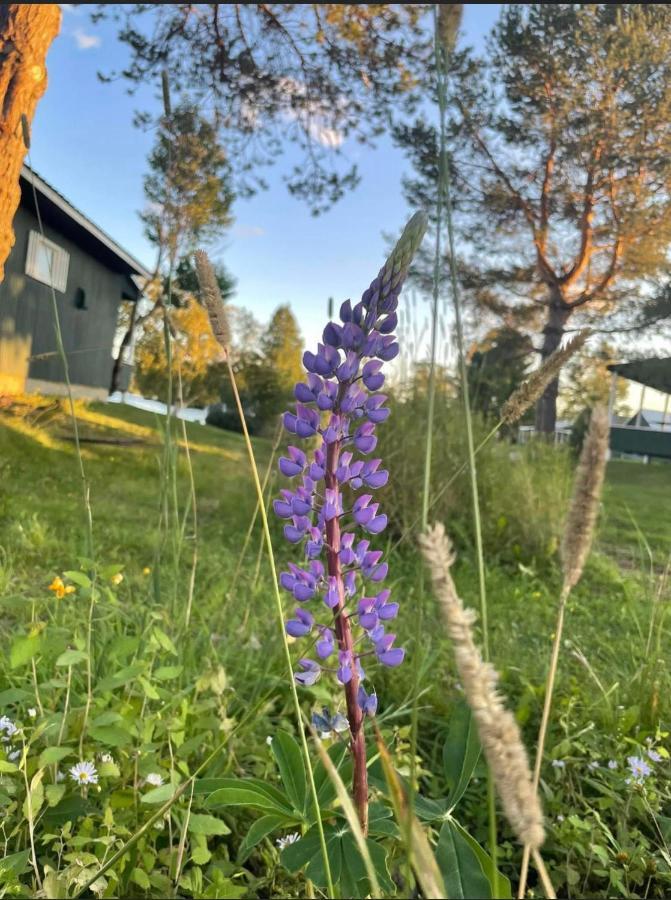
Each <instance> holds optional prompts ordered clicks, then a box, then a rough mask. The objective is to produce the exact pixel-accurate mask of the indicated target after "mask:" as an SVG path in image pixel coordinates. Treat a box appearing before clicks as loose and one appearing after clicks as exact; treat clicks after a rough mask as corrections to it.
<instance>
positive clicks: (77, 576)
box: [63, 570, 91, 588]
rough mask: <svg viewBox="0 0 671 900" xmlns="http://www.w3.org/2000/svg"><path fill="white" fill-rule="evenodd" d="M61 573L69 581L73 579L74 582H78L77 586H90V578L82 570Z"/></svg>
mask: <svg viewBox="0 0 671 900" xmlns="http://www.w3.org/2000/svg"><path fill="white" fill-rule="evenodd" d="M63 574H64V575H65V577H66V578H68V579H69V580H70V581H74V583H75V584H78V585H79V587H83V588H90V587H91V579H90V578H89V577H88V575H85V574H84V573H83V572H79V571H76V570H75V571H70V572H63Z"/></svg>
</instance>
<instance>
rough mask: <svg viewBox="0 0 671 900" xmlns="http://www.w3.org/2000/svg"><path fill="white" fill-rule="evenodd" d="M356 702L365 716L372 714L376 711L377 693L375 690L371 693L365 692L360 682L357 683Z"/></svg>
mask: <svg viewBox="0 0 671 900" xmlns="http://www.w3.org/2000/svg"><path fill="white" fill-rule="evenodd" d="M357 703H358V704H359V708H360V709H361V711H362V712H363V714H364V715H365V716H374V715H375V713H376V712H377V694H376V693H375V691H373V693H372V694H368V693H366V689H365V687H364V686H363V685H362V684H360V685H359V692H358V694H357Z"/></svg>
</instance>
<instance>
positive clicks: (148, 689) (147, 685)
mask: <svg viewBox="0 0 671 900" xmlns="http://www.w3.org/2000/svg"><path fill="white" fill-rule="evenodd" d="M138 681H139V682H140V684H141V685H142V689H143V691H144V693H145V696H146V697H148V698H149V700H160V699H161V698H160V697H159V695H158V691H157V690H156V688H155V687H154V685H153V684H152V683H151V682H150V681H148V680H147V679H146V678H144V677H143V676H142V675H140V676H139V677H138Z"/></svg>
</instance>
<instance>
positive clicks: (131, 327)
mask: <svg viewBox="0 0 671 900" xmlns="http://www.w3.org/2000/svg"><path fill="white" fill-rule="evenodd" d="M139 302H140V301H139V300H136V301H135V303H134V304H133V309H132V310H131V314H130V322H129V323H128V328H127V329H126V332H125V334H124V336H123V338H122V339H121V344H120V345H119V352H118V353H117V355H116V358H115V360H114V365H113V366H112V377H111V379H110V388H109V390H110V394H114V393H115V392H116V391H118V390H120V386H119V385H120V382H121V366H122V365H123V355H124V351H125V350H126V348H127V347H128V346H129V345H130V342H131V341H132V339H133V332H134V331H135V324H136V321H135V320H136V319H137V307H138V303H139Z"/></svg>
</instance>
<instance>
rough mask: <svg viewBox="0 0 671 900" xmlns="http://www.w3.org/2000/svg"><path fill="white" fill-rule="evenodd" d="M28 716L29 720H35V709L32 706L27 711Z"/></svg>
mask: <svg viewBox="0 0 671 900" xmlns="http://www.w3.org/2000/svg"><path fill="white" fill-rule="evenodd" d="M28 715H29V716H30V718H31V719H35V718H37V710H36V709H35V707H34V706H31V707H30V709H29V710H28Z"/></svg>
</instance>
